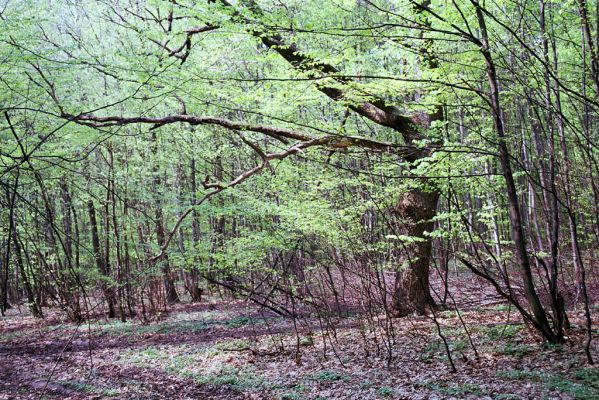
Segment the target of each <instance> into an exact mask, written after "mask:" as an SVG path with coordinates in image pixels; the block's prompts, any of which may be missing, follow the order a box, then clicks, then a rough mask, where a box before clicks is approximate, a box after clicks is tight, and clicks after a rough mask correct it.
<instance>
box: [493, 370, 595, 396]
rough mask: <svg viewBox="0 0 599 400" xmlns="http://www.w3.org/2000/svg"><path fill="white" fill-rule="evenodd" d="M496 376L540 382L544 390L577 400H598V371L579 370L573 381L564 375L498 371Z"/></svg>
mask: <svg viewBox="0 0 599 400" xmlns="http://www.w3.org/2000/svg"><path fill="white" fill-rule="evenodd" d="M497 376H499V377H500V378H504V379H510V380H525V381H533V382H540V383H541V384H542V385H543V387H544V388H545V389H546V390H555V391H558V392H562V393H564V394H567V395H569V396H572V397H573V398H574V399H577V400H592V399H599V370H598V369H596V368H580V369H578V370H577V371H576V372H575V373H574V375H573V379H571V378H569V377H567V376H566V375H565V374H551V373H540V372H533V371H517V370H510V371H500V372H498V373H497Z"/></svg>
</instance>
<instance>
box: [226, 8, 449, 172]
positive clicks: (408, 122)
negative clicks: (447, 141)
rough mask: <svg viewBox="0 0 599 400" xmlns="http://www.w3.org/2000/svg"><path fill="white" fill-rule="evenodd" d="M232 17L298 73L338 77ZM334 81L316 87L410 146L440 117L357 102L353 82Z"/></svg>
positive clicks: (377, 101)
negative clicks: (351, 86) (393, 131)
mask: <svg viewBox="0 0 599 400" xmlns="http://www.w3.org/2000/svg"><path fill="white" fill-rule="evenodd" d="M220 2H221V4H223V5H224V6H226V7H230V8H231V9H234V6H233V5H232V4H231V3H229V2H228V1H227V0H220ZM245 3H246V4H247V7H248V8H249V9H250V10H251V11H252V12H254V13H255V14H258V15H260V14H262V11H261V9H260V8H259V6H258V5H257V4H256V3H255V1H253V0H247V1H246V2H245ZM232 16H233V18H234V19H235V20H237V21H239V22H240V23H245V24H247V25H248V26H250V28H248V31H249V32H250V33H251V34H253V35H254V36H256V37H258V38H260V40H261V41H262V43H263V44H264V45H265V46H266V47H268V48H269V49H271V50H273V51H275V52H277V53H278V54H279V55H281V57H283V58H284V59H285V60H287V61H288V62H289V63H290V64H291V65H292V66H293V67H294V68H295V69H297V70H299V71H302V72H311V73H315V74H322V75H331V74H338V73H339V70H338V69H337V68H336V67H335V66H333V65H331V64H328V63H326V62H323V61H321V60H317V59H315V58H314V57H312V56H310V55H308V54H306V53H305V52H302V51H300V50H299V48H298V47H297V45H296V44H295V43H291V44H288V43H287V42H286V41H285V40H284V38H283V37H282V36H281V35H279V34H278V33H275V32H268V31H267V30H265V29H258V28H256V27H255V24H252V23H253V22H255V21H251V20H249V19H248V18H247V17H244V16H242V15H241V13H239V12H237V11H233V13H232ZM331 80H332V81H333V82H334V84H333V85H331V84H327V83H326V82H319V83H318V84H317V85H316V87H317V88H318V90H320V91H321V92H322V93H324V94H325V95H327V96H328V97H329V98H331V99H333V100H335V101H345V102H347V103H348V107H349V108H350V109H351V110H353V111H354V112H356V113H358V114H360V115H362V116H364V117H366V118H368V119H370V120H371V121H373V122H375V123H376V124H378V125H381V126H385V127H388V128H391V129H394V130H395V131H397V132H399V133H400V134H401V135H402V137H403V139H404V141H405V142H406V144H408V145H413V144H414V143H415V141H417V140H419V139H420V138H421V134H420V132H421V130H422V129H425V128H427V127H428V125H429V124H430V122H431V121H432V120H434V119H436V118H438V117H439V115H438V113H437V112H435V113H434V114H432V115H423V114H415V115H405V114H404V113H402V111H401V110H400V109H399V108H398V107H396V106H392V105H388V104H387V103H386V101H385V100H384V99H383V98H381V97H378V96H376V95H373V94H367V97H369V98H370V99H371V100H369V101H358V102H355V101H353V100H352V96H351V95H350V94H349V93H348V92H349V91H350V89H349V88H348V85H349V84H351V83H353V82H354V81H353V80H352V79H349V78H344V77H335V78H332V79H331ZM422 155H423V154H418V153H414V154H413V155H412V156H411V158H410V159H408V161H415V160H416V159H417V158H420V157H421V156H422Z"/></svg>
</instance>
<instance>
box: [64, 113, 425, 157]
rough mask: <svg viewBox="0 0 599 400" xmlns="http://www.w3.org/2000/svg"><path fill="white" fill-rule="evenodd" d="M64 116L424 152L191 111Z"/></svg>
mask: <svg viewBox="0 0 599 400" xmlns="http://www.w3.org/2000/svg"><path fill="white" fill-rule="evenodd" d="M63 117H64V118H67V119H69V120H71V121H74V122H77V123H79V124H82V125H86V126H90V127H93V128H102V127H110V126H122V125H129V124H136V123H139V124H148V125H153V127H152V128H151V129H156V128H158V127H161V126H163V125H167V124H173V123H187V124H189V125H216V126H221V127H223V128H226V129H230V130H232V131H247V132H257V133H262V134H264V135H266V136H269V137H272V138H274V139H277V140H279V141H281V142H283V143H285V144H288V143H289V141H290V140H296V141H299V142H300V143H310V146H316V145H318V146H327V147H329V148H335V149H340V148H348V147H362V148H367V149H370V150H376V151H384V152H387V153H391V154H395V155H397V156H400V157H402V158H404V159H406V160H409V159H411V158H413V157H414V155H415V154H417V153H419V152H420V151H422V149H421V148H418V147H415V146H404V145H400V144H395V143H389V142H380V141H376V140H372V139H367V138H363V137H359V136H346V135H338V134H326V135H323V136H315V135H312V134H308V133H305V132H299V131H296V130H292V129H286V128H280V127H276V126H269V125H260V124H251V123H247V122H242V121H233V120H230V119H226V118H220V117H211V116H206V117H199V116H194V115H188V114H173V115H167V116H164V117H145V116H136V117H121V116H99V115H95V114H80V115H72V114H66V113H65V114H63Z"/></svg>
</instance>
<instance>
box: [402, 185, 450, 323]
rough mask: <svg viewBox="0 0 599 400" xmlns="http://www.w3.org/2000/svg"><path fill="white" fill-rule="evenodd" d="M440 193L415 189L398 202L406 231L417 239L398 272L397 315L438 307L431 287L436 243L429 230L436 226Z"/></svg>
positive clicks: (410, 245)
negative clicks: (432, 239) (430, 269)
mask: <svg viewBox="0 0 599 400" xmlns="http://www.w3.org/2000/svg"><path fill="white" fill-rule="evenodd" d="M438 200H439V193H438V192H436V191H424V190H420V189H414V190H411V191H409V192H407V193H405V194H404V195H403V196H402V198H401V199H400V201H399V203H398V204H397V209H396V211H397V214H398V215H399V217H400V218H401V220H402V224H403V229H404V232H405V233H406V234H407V235H408V236H410V237H412V238H414V239H415V240H416V241H415V242H413V243H410V244H408V245H406V247H405V248H404V250H405V253H406V262H405V263H404V266H402V267H401V268H400V269H399V270H398V271H397V273H396V281H395V292H394V294H393V309H394V311H395V313H396V314H397V316H400V317H403V316H406V315H409V314H412V313H416V314H420V315H422V314H425V313H426V312H427V310H429V309H430V308H431V307H434V306H435V302H434V300H433V298H432V296H431V294H430V289H429V264H430V260H431V250H432V242H431V240H430V238H428V237H426V236H425V234H424V233H425V232H430V231H432V229H433V224H434V223H433V221H432V218H433V217H434V216H435V213H436V209H437V201H438Z"/></svg>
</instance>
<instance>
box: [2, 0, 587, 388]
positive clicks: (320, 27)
mask: <svg viewBox="0 0 599 400" xmlns="http://www.w3.org/2000/svg"><path fill="white" fill-rule="evenodd" d="M0 6H1V7H0V60H1V62H0V86H1V89H0V111H1V118H0V119H1V121H0V185H1V186H0V189H1V193H0V204H1V206H2V208H1V210H0V252H1V253H2V257H1V258H0V311H1V312H2V315H3V316H5V315H6V317H5V318H13V319H6V320H5V321H18V319H19V318H27V317H26V315H27V313H29V314H30V315H31V316H32V317H34V318H35V319H38V318H39V319H42V318H45V317H47V316H49V315H50V316H51V318H66V319H67V320H68V321H70V322H71V323H74V324H75V325H74V326H80V325H83V326H84V325H85V324H86V323H89V321H91V320H94V321H97V320H104V319H105V318H109V319H118V320H120V321H121V322H123V323H124V322H126V321H129V320H131V321H138V322H139V323H140V324H147V323H151V321H157V320H158V321H159V320H161V318H163V317H164V315H166V313H168V312H169V310H172V309H179V308H177V307H180V306H177V305H176V304H177V303H180V302H183V303H189V302H196V303H199V304H200V305H201V304H208V303H211V302H214V301H217V300H216V299H218V301H230V300H232V299H245V300H248V301H249V302H251V303H252V304H254V305H255V306H256V307H257V308H258V309H260V310H262V311H267V312H268V313H270V314H269V315H271V316H279V317H284V319H285V320H287V321H292V325H290V326H289V331H288V332H287V333H289V334H293V332H295V335H296V336H297V343H296V345H297V346H296V347H297V348H296V350H295V352H294V354H295V356H294V357H295V359H296V361H297V360H298V357H299V356H298V354H299V352H300V336H301V335H300V333H298V332H300V331H301V329H300V328H298V326H302V324H308V325H309V323H310V322H309V321H310V320H314V319H315V318H316V319H317V320H318V321H320V325H319V328H318V329H316V330H320V331H321V332H325V331H327V332H328V331H329V330H331V329H332V330H334V329H335V327H336V326H337V325H339V324H341V322H339V320H337V319H336V318H346V317H351V318H358V319H359V320H360V321H361V322H360V323H361V324H362V325H361V326H362V327H363V329H364V330H365V331H369V332H371V333H372V334H374V335H375V336H376V337H377V338H378V339H377V347H378V346H379V345H380V346H381V347H378V349H379V350H381V349H382V350H381V352H382V354H385V356H384V358H385V359H386V360H387V364H389V363H390V362H391V361H390V360H392V359H393V357H394V354H396V353H397V352H398V351H400V350H398V349H397V343H398V342H401V341H398V340H396V338H397V335H401V334H403V333H401V332H404V333H405V331H404V330H405V329H407V330H409V329H410V328H409V327H408V328H406V327H405V326H404V325H402V324H404V322H401V320H400V319H398V318H408V319H409V318H421V317H417V316H423V317H422V318H424V321H426V324H427V326H428V327H429V328H430V327H432V328H431V329H433V332H434V335H435V337H437V338H440V339H442V340H441V343H442V344H443V346H442V347H441V349H442V351H443V352H445V353H446V362H448V363H449V365H450V367H449V368H450V369H451V370H453V371H455V370H458V369H460V368H459V365H458V368H456V365H455V364H456V363H459V360H456V359H459V358H460V356H459V354H458V355H456V354H455V353H456V351H454V350H455V348H454V347H452V345H451V343H452V339H451V338H450V339H449V340H448V339H447V338H446V337H449V336H451V334H445V335H444V333H443V323H442V321H441V323H440V322H439V320H440V319H443V318H445V317H444V316H446V315H447V313H448V312H453V313H454V314H452V315H453V316H454V317H455V318H457V319H456V321H458V322H456V323H458V324H459V325H460V326H462V328H460V329H463V330H462V333H461V334H459V335H458V336H459V337H461V338H462V339H464V340H466V339H465V338H467V339H468V340H467V343H468V346H467V347H468V348H471V349H470V350H463V351H462V355H463V356H464V357H466V358H467V356H466V355H465V354H466V353H465V352H467V351H473V354H474V355H472V354H471V355H470V356H468V357H474V356H475V358H476V359H478V358H479V354H478V352H477V348H476V345H475V343H476V342H477V339H476V337H475V339H474V340H473V338H472V337H471V332H470V331H472V332H474V331H475V327H476V326H477V323H476V320H475V321H473V322H472V325H471V328H470V331H469V328H468V324H467V323H466V322H465V321H464V319H468V315H469V314H468V310H469V309H471V308H472V306H473V304H476V305H478V306H485V305H493V304H497V303H498V302H499V303H501V302H504V303H505V304H506V305H508V307H509V310H510V313H509V314H508V319H509V318H511V320H512V321H514V320H516V321H520V322H521V323H523V324H524V325H523V326H526V327H527V329H526V331H523V332H522V333H523V335H525V336H526V338H527V339H528V340H531V341H532V342H535V343H545V344H549V345H550V346H558V347H559V346H563V345H565V346H571V348H573V349H576V350H572V351H577V352H578V351H580V353H577V354H580V356H579V358H578V359H577V363H579V365H584V364H587V365H590V364H593V361H594V359H595V358H596V357H597V354H596V348H594V346H593V342H592V341H593V336H594V335H596V333H597V330H596V327H595V326H594V325H593V318H595V319H596V317H597V314H596V313H597V308H596V306H595V302H596V300H597V296H598V295H597V293H598V289H599V281H598V278H599V276H598V271H597V260H598V258H599V253H598V251H597V249H598V248H599V209H598V208H599V179H598V177H599V163H598V161H599V147H598V143H599V129H598V124H599V114H598V108H599V44H598V41H599V23H598V22H599V20H598V18H599V3H597V2H596V1H594V0H572V1H571V0H567V1H552V0H495V1H490V0H485V1H478V0H459V1H455V0H452V1H449V0H425V1H420V0H415V1H411V0H372V1H369V0H331V1H312V0H302V1H299V0H283V1H258V0H230V1H224V0H213V1H210V0H208V1H198V0H196V1H192V0H171V1H166V0H164V1H163V0H96V1H91V0H89V1H88V0H82V1H70V0H47V1H28V0H3V1H0ZM469 285H470V286H469ZM466 287H469V288H470V289H469V290H468V295H465V294H464V293H465V292H464V291H465V288H466ZM26 310H27V311H26ZM460 310H462V311H460ZM462 316H464V318H462ZM300 320H301V321H303V322H299V321H300ZM508 322H509V321H508ZM595 322H597V321H595ZM11 323H12V322H11ZM14 323H15V324H18V322H14ZM36 323H37V322H36ZM9 325H10V324H9ZM308 325H306V326H308ZM7 326H8V325H7ZM15 326H16V325H15ZM402 326H403V328H402ZM506 326H508V325H506ZM312 330H313V329H312V328H311V330H310V331H312ZM373 332H374V333H373ZM398 332H399V333H398ZM323 335H324V334H323ZM448 335H449V336H448ZM323 337H324V336H323ZM310 340H312V339H310ZM323 340H324V339H323ZM364 340H365V341H368V340H367V339H366V338H365V337H364ZM325 342H326V341H325ZM331 345H332V342H331ZM292 347H293V345H292ZM90 351H91V350H90ZM452 352H453V356H452ZM381 368H384V365H381ZM597 381H599V378H597ZM594 384H595V385H597V383H596V382H595V383H594ZM38 389H39V388H38ZM46 389H47V384H46V386H45V387H44V390H46ZM471 394H472V393H471ZM592 396H593V395H591V397H588V398H592ZM225 398H226V397H225ZM348 398H350V397H348Z"/></svg>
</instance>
